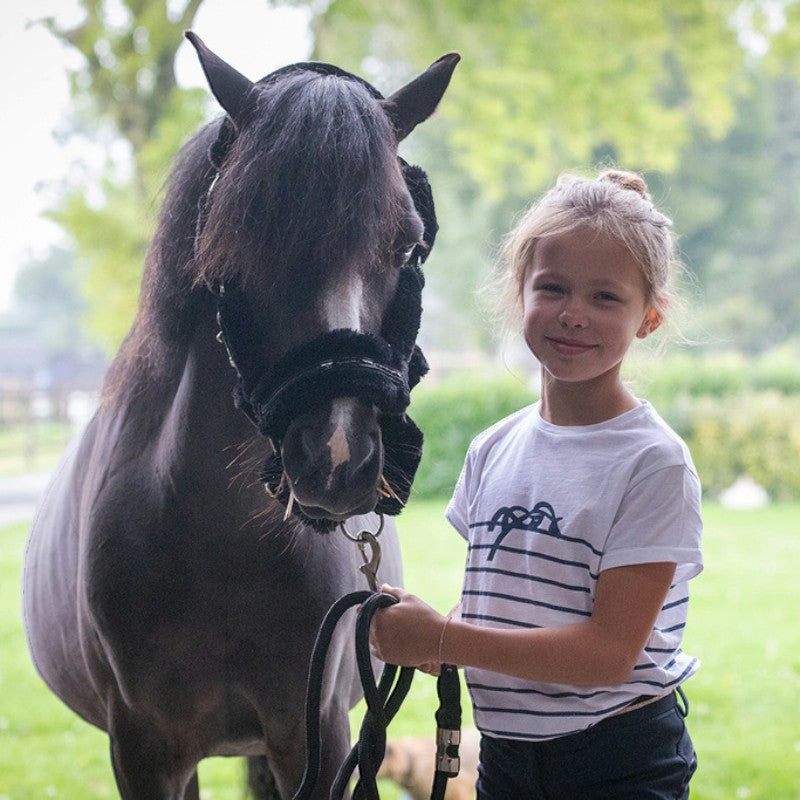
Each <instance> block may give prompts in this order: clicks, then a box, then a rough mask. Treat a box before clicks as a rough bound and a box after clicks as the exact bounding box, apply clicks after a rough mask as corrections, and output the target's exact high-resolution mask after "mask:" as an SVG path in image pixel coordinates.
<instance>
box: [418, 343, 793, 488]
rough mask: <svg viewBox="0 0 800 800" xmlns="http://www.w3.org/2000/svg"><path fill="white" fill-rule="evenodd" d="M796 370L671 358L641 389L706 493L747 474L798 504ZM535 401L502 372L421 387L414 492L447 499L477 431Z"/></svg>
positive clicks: (731, 361) (464, 376) (460, 376)
mask: <svg viewBox="0 0 800 800" xmlns="http://www.w3.org/2000/svg"><path fill="white" fill-rule="evenodd" d="M795 372H796V370H795V371H793V365H788V366H787V365H782V366H778V367H776V366H774V365H769V364H767V365H764V366H759V367H756V368H752V369H748V368H747V366H746V365H745V363H744V361H741V362H737V359H736V358H734V357H731V358H730V359H724V360H723V361H722V362H721V363H720V364H718V365H717V366H713V362H712V361H711V360H710V359H708V358H703V359H692V358H688V357H686V358H684V359H675V358H671V359H669V360H668V362H667V363H666V364H665V367H664V372H663V373H661V372H658V373H656V374H655V376H654V377H653V379H652V380H651V381H650V383H649V384H646V385H645V387H644V388H643V389H642V390H641V393H642V394H644V395H645V396H647V397H648V398H650V399H651V401H652V402H653V405H654V406H655V407H656V408H657V409H658V411H659V413H660V414H661V415H662V416H663V417H664V419H665V420H666V421H667V422H668V423H669V424H670V425H671V426H672V428H673V429H674V430H675V431H676V432H677V433H678V435H680V436H681V437H682V438H683V439H684V440H685V441H686V443H687V445H688V446H689V449H690V450H691V453H692V457H693V459H694V462H695V465H696V467H697V471H698V474H699V475H700V480H701V482H702V484H703V490H704V493H705V495H706V496H708V497H716V496H717V495H718V494H719V493H720V492H721V491H722V490H723V489H726V488H727V487H728V486H730V485H731V484H732V483H733V482H734V481H735V480H736V479H737V478H738V477H739V476H741V475H749V476H750V477H751V478H752V479H753V480H755V481H756V482H757V483H759V484H761V485H762V486H763V487H764V488H765V489H766V490H767V491H768V492H769V495H770V497H771V498H772V499H774V500H791V499H798V498H800V391H798V392H795V393H789V392H788V391H786V390H788V389H791V388H792V387H793V386H794V383H793V381H794V377H793V375H794V374H795ZM765 376H771V377H769V379H768V380H767V377H765ZM762 385H769V386H770V387H771V388H769V389H767V390H761V389H760V387H761V386H762ZM534 399H535V398H534V395H533V393H532V392H531V390H530V389H529V388H528V387H526V386H525V384H524V383H523V382H522V380H521V379H519V378H516V377H514V376H512V375H509V374H508V373H503V372H498V373H493V374H490V375H486V374H485V373H462V374H458V375H454V376H453V377H450V378H448V379H447V380H442V381H439V382H429V383H427V384H426V383H425V382H423V384H421V385H420V386H419V387H418V388H417V389H415V390H414V399H413V401H412V404H411V407H410V409H409V413H410V415H411V417H412V418H413V419H414V421H415V422H416V423H417V424H418V425H419V426H420V428H422V430H423V432H424V434H425V448H424V451H423V456H422V462H421V463H420V468H419V471H418V473H417V478H416V481H415V483H414V496H416V497H421V498H427V497H440V496H447V495H449V494H450V493H451V492H452V491H453V487H454V485H455V482H456V480H457V479H458V475H459V473H460V471H461V466H462V464H463V461H464V456H465V454H466V452H467V448H468V447H469V444H470V442H471V441H472V439H473V438H474V437H475V435H476V434H478V433H479V432H480V431H482V430H484V429H486V428H487V427H489V426H490V425H491V424H493V423H494V422H496V421H497V420H499V419H502V418H503V417H505V416H507V415H508V414H510V413H512V412H514V411H516V410H518V409H520V408H522V407H524V406H526V405H528V404H530V403H531V402H533V400H534Z"/></svg>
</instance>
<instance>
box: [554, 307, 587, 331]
mask: <svg viewBox="0 0 800 800" xmlns="http://www.w3.org/2000/svg"><path fill="white" fill-rule="evenodd" d="M558 321H559V322H560V323H561V325H562V327H564V328H585V327H586V325H587V324H588V320H587V317H586V312H585V310H584V309H583V308H582V307H581V305H580V304H579V303H577V302H575V301H573V300H570V301H569V302H567V303H565V304H564V307H563V308H562V309H561V313H560V314H559V315H558Z"/></svg>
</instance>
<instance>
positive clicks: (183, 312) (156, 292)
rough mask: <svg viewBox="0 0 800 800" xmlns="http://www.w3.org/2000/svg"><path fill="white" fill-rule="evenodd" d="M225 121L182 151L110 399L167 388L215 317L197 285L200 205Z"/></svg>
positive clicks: (108, 389) (114, 369)
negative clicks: (194, 268)
mask: <svg viewBox="0 0 800 800" xmlns="http://www.w3.org/2000/svg"><path fill="white" fill-rule="evenodd" d="M219 125H220V122H216V123H212V124H211V125H208V126H206V127H205V128H204V129H203V130H201V131H200V133H198V135H197V136H196V137H195V138H194V139H192V140H191V141H190V142H189V143H188V144H187V145H186V146H185V148H184V149H183V150H182V151H181V153H180V154H179V157H178V160H177V164H176V167H175V169H174V171H173V174H172V178H171V181H170V185H169V188H168V191H167V196H166V198H165V200H164V203H163V206H162V210H161V215H160V218H159V223H158V228H157V230H156V234H155V237H154V238H153V241H152V243H151V245H150V249H149V251H148V254H147V261H146V264H145V270H144V275H143V278H142V286H141V293H140V299H139V309H138V312H137V315H136V319H135V321H134V323H133V327H132V328H131V331H130V333H129V334H128V336H127V338H126V339H125V341H124V342H123V344H122V347H121V348H120V350H119V352H118V354H117V356H116V358H115V359H114V362H113V363H112V365H111V368H110V370H109V373H108V376H107V378H106V382H105V385H104V390H103V395H104V402H109V403H112V404H118V403H124V402H125V401H126V400H129V399H131V398H133V397H135V396H140V395H142V394H145V395H147V394H150V393H151V392H152V391H154V392H155V393H156V394H158V393H163V392H165V391H168V390H169V387H170V386H171V385H173V384H174V382H175V381H176V380H177V379H178V377H179V376H180V373H181V371H182V369H183V366H184V363H185V360H186V357H187V352H188V348H189V346H190V343H191V341H192V338H193V337H194V333H195V330H196V328H197V326H198V324H199V323H200V322H201V321H202V320H203V319H205V318H207V317H209V318H210V319H212V320H213V317H214V300H213V297H211V295H210V294H209V293H208V291H207V290H206V289H205V288H204V287H202V286H195V285H193V277H192V272H191V269H190V266H191V265H192V262H193V256H194V238H195V230H196V227H197V216H198V211H197V209H198V201H199V199H200V197H201V196H202V195H203V194H204V193H205V192H206V191H207V189H208V185H209V183H210V180H211V177H212V175H213V170H212V169H211V166H210V163H209V160H208V148H209V147H210V145H211V143H212V142H213V141H214V140H215V139H216V137H217V134H218V130H219Z"/></svg>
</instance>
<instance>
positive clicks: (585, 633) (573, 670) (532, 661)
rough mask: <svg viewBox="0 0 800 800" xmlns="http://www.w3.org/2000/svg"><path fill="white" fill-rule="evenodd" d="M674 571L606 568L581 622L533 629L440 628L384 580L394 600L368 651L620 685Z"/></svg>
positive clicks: (375, 626)
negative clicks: (587, 611) (589, 609)
mask: <svg viewBox="0 0 800 800" xmlns="http://www.w3.org/2000/svg"><path fill="white" fill-rule="evenodd" d="M674 574H675V564H674V563H671V562H660V563H654V564H636V565H632V566H627V567H614V568H612V569H608V570H605V571H603V572H601V573H600V576H599V577H598V579H597V588H596V592H595V603H594V609H593V611H592V616H591V617H590V618H589V619H588V620H587V621H585V622H578V623H575V624H572V625H563V626H560V627H552V628H535V629H520V628H510V629H508V628H503V629H501V628H484V627H479V626H477V625H471V624H470V623H467V622H460V621H457V620H455V619H452V620H450V621H449V622H447V625H446V627H444V625H445V621H446V618H445V617H443V616H442V615H441V614H438V613H437V612H436V611H434V610H433V609H432V608H430V606H428V605H426V604H425V603H423V602H422V601H421V600H420V599H419V598H418V597H415V596H414V595H412V594H409V593H408V592H404V591H403V590H402V589H395V588H393V587H389V586H386V587H383V588H384V591H388V592H389V593H390V594H393V595H394V596H395V597H397V598H398V599H399V600H400V602H399V603H397V605H394V606H390V607H389V608H386V609H381V610H380V611H379V612H378V613H377V614H376V615H375V617H374V618H373V623H372V644H373V650H374V652H375V654H376V655H377V656H378V658H380V659H381V660H382V661H385V662H388V663H392V664H403V665H407V666H417V665H419V664H426V663H428V662H433V661H440V660H441V661H442V662H444V663H447V664H457V665H459V666H462V667H478V668H480V669H486V670H491V671H493V672H501V673H504V674H506V675H514V676H516V677H519V678H524V679H527V680H535V681H543V682H545V683H566V684H571V685H574V686H606V685H618V684H620V683H624V682H625V681H626V680H627V679H628V677H629V676H630V672H631V670H632V669H633V667H634V665H635V664H636V661H637V659H638V658H639V655H640V653H641V652H642V650H643V649H644V646H645V644H646V643H647V639H648V638H649V636H650V634H651V632H652V630H653V625H655V621H656V618H657V617H658V613H659V611H660V610H661V607H662V605H663V604H664V599H665V597H666V595H667V592H668V591H669V587H670V585H671V583H672V578H673V576H674ZM442 633H444V635H443V636H442ZM440 645H441V648H440ZM440 650H441V651H440Z"/></svg>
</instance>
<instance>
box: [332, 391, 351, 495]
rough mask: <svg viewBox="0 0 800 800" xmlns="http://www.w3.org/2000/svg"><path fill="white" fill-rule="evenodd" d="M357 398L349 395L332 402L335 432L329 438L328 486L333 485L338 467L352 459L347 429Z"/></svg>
mask: <svg viewBox="0 0 800 800" xmlns="http://www.w3.org/2000/svg"><path fill="white" fill-rule="evenodd" d="M354 404H355V400H353V399H352V398H349V397H345V398H339V399H337V400H334V401H333V402H332V403H331V422H332V423H333V433H332V434H331V438H330V439H328V449H329V450H330V451H331V471H330V474H329V475H328V481H327V483H328V486H327V488H328V489H330V488H331V486H332V485H333V473H334V471H335V470H336V468H337V467H338V466H340V465H342V464H346V463H347V462H348V461H350V443H349V442H348V441H347V429H348V427H350V425H348V423H350V424H352V419H353V416H352V415H353V406H354Z"/></svg>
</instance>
